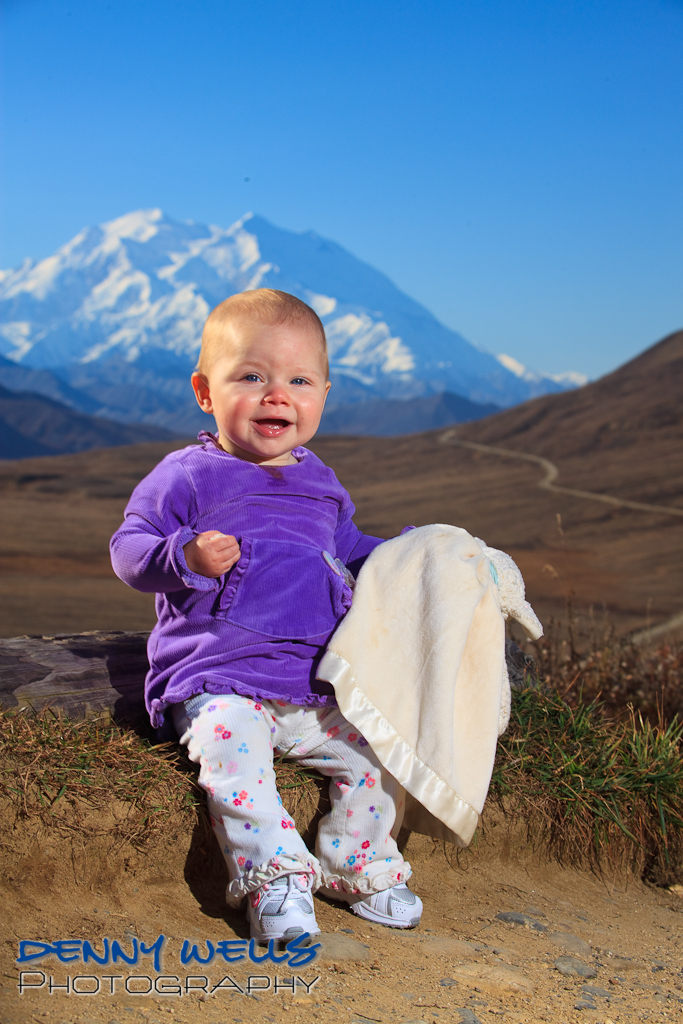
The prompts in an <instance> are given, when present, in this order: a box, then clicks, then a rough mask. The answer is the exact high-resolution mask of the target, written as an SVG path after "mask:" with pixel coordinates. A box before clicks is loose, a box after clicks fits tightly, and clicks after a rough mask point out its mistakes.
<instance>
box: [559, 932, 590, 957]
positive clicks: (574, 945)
mask: <svg viewBox="0 0 683 1024" xmlns="http://www.w3.org/2000/svg"><path fill="white" fill-rule="evenodd" d="M548 939H549V940H550V942H552V943H553V945H555V946H561V947H562V949H566V950H568V951H569V952H570V953H576V954H577V956H590V955H591V953H592V952H593V950H592V949H591V947H590V946H589V944H588V943H587V942H584V940H583V939H580V938H579V936H578V935H573V934H572V932H552V933H551V934H550V935H549V936H548Z"/></svg>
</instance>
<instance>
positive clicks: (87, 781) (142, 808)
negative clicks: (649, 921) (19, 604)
mask: <svg viewBox="0 0 683 1024" xmlns="http://www.w3.org/2000/svg"><path fill="white" fill-rule="evenodd" d="M682 735H683V724H681V722H680V721H679V720H678V719H677V718H674V719H673V720H672V721H671V722H669V723H668V724H663V723H653V722H652V721H650V719H648V718H646V717H644V716H643V715H642V714H641V712H640V711H638V710H634V709H633V707H631V708H630V709H629V712H628V714H627V716H626V717H622V718H620V719H618V720H614V719H612V718H610V717H608V716H607V714H606V713H605V706H604V704H603V703H602V702H601V701H600V700H599V699H598V698H590V699H584V698H583V696H582V695H581V694H578V695H576V694H573V695H572V697H571V700H570V699H568V698H567V697H566V695H560V694H558V693H557V692H554V691H551V690H548V689H546V688H544V687H543V686H542V684H541V685H538V686H528V687H526V688H524V689H521V690H516V691H514V692H513V702H512V715H511V721H510V727H509V729H508V732H507V733H506V734H505V735H504V736H503V737H501V739H500V741H499V750H498V756H497V759H496V764H495V767H494V773H493V779H492V784H491V792H490V797H489V799H490V800H491V801H494V802H497V803H498V804H499V806H501V807H502V808H503V810H504V812H505V815H506V816H507V818H508V820H510V821H513V822H516V821H522V822H525V823H526V827H527V830H528V842H529V843H530V844H531V845H532V846H533V847H535V848H543V849H545V850H546V851H547V852H548V853H549V854H550V855H551V856H553V857H555V858H557V859H558V860H559V861H561V862H565V863H570V864H573V865H577V866H582V865H583V866H587V865H590V866H591V867H593V868H595V869H597V870H603V869H606V868H627V869H628V870H630V871H634V872H637V873H638V874H640V875H642V876H644V877H645V878H647V879H649V880H651V881H654V882H656V883H658V884H671V883H672V882H675V881H680V880H681V874H682V860H683V841H682V839H681V826H682V825H683V762H682V760H681V738H682ZM0 765H1V768H0V804H1V805H2V806H3V808H6V809H7V810H6V812H5V813H6V814H7V813H8V812H9V820H8V818H7V817H6V819H5V820H6V822H7V824H8V825H10V826H12V825H16V824H20V825H21V827H22V829H23V830H24V831H26V830H29V831H30V830H31V829H35V830H39V829H40V828H41V827H42V828H48V829H50V831H51V832H58V833H61V834H64V835H69V836H71V837H72V838H75V837H79V838H80V839H81V840H82V841H87V840H88V839H89V838H91V837H92V836H93V835H100V836H106V837H107V841H108V842H110V843H111V845H116V844H119V843H128V844H130V845H131V846H133V847H134V848H136V849H144V848H146V847H147V846H148V844H150V843H153V842H156V841H158V840H159V839H161V840H162V841H163V840H164V839H166V838H168V837H171V836H173V837H174V838H175V837H176V836H179V835H181V834H186V835H188V836H189V835H190V834H191V832H192V829H193V826H194V825H195V824H196V823H197V818H198V816H199V817H200V818H201V819H206V811H205V805H204V802H203V798H202V796H201V792H200V790H199V789H198V787H197V783H196V774H195V768H194V766H193V765H190V763H189V761H188V760H187V759H186V757H185V755H184V752H182V751H181V750H180V749H179V747H178V746H177V745H175V744H161V745H154V744H152V743H150V742H149V741H148V740H146V739H143V738H141V737H140V736H139V735H137V734H136V733H135V732H133V731H132V730H128V729H124V728H121V727H120V726H118V725H116V724H115V723H114V722H112V721H111V720H109V719H108V718H107V719H102V718H100V719H88V720H83V721H81V720H79V721H74V720H70V719H69V718H67V717H66V716H65V715H64V714H62V713H60V712H55V711H53V710H50V709H46V710H43V711H39V712H35V711H32V710H30V709H27V708H21V709H15V710H9V711H0ZM276 775H277V778H278V784H279V787H280V790H281V792H282V796H283V799H284V801H285V804H286V806H287V808H288V810H289V811H290V813H291V814H292V815H293V816H294V819H295V821H296V823H297V826H298V827H299V828H300V830H302V831H305V830H306V828H307V826H309V825H310V822H311V814H312V813H313V812H315V809H316V807H318V813H320V807H319V801H320V795H321V791H320V786H319V780H316V778H315V777H313V776H311V774H310V773H308V772H306V771H305V770H302V769H301V768H299V767H298V766H297V765H295V764H293V763H292V762H287V761H284V760H282V759H279V760H278V761H277V763H276ZM93 810H94V811H96V812H98V813H97V814H93V813H92V811H93ZM94 823H96V824H94ZM204 824H206V821H204ZM93 830H95V831H93ZM5 842H7V834H6V836H5Z"/></svg>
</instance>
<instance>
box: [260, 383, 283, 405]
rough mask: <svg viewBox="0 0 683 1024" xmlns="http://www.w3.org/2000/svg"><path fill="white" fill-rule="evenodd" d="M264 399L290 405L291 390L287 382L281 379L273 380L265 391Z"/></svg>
mask: <svg viewBox="0 0 683 1024" xmlns="http://www.w3.org/2000/svg"><path fill="white" fill-rule="evenodd" d="M263 397H264V401H266V402H271V403H272V404H273V405H288V404H289V391H288V390H287V387H286V385H285V384H282V383H280V382H279V381H273V382H272V383H270V384H269V385H268V387H267V388H266V391H265V395H264V396H263Z"/></svg>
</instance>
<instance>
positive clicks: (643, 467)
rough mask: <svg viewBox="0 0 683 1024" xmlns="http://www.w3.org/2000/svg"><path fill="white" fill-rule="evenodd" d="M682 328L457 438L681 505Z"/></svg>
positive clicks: (590, 483)
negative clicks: (530, 455)
mask: <svg viewBox="0 0 683 1024" xmlns="http://www.w3.org/2000/svg"><path fill="white" fill-rule="evenodd" d="M682 400H683V331H677V332H676V333H675V334H670V335H669V336H668V337H666V338H664V339H663V340H662V341H660V342H658V343H657V344H656V345H653V346H652V347H651V348H649V349H647V350H646V351H645V352H643V353H641V354H640V355H639V356H637V357H636V358H635V359H632V360H631V361H630V362H628V363H626V364H625V365H624V366H621V367H620V368H619V369H617V370H615V371H614V372H613V373H610V374H607V375H606V376H605V377H602V378H600V380H597V381H594V382H593V383H592V384H588V385H586V387H583V388H580V389H579V390H577V391H568V392H565V393H563V394H560V395H552V396H545V397H542V398H537V399H535V400H533V401H531V402H525V403H524V404H523V405H520V406H517V407H515V408H514V409H510V410H507V411H506V412H503V413H500V414H498V415H495V416H490V417H488V418H487V419H486V420H483V421H481V422H480V423H477V424H476V426H474V425H470V424H463V426H462V427H459V428H458V430H457V434H456V436H457V437H459V438H462V439H467V440H473V441H478V442H481V443H485V444H491V445H503V444H504V445H505V446H506V447H509V448H514V449H518V450H521V451H529V452H535V453H536V454H537V455H542V456H546V457H547V458H550V459H552V460H553V461H554V462H561V463H562V473H561V477H562V482H563V483H564V482H565V476H566V478H567V480H569V478H571V481H572V485H573V486H575V487H586V488H588V489H592V488H595V489H596V490H606V491H608V492H609V493H613V494H617V495H619V496H621V497H628V498H631V499H638V500H641V501H654V502H657V503H660V504H661V503H672V504H674V505H675V504H680V505H683V487H682V481H683V411H682V409H681V402H682Z"/></svg>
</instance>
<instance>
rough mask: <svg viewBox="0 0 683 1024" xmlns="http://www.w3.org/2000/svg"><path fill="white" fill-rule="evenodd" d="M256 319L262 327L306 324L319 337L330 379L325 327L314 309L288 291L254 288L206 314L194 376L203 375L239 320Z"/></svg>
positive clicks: (326, 372) (234, 296) (231, 297)
mask: <svg viewBox="0 0 683 1024" xmlns="http://www.w3.org/2000/svg"><path fill="white" fill-rule="evenodd" d="M243 320H256V321H258V322H260V323H263V324H272V325H275V324H285V323H296V322H297V321H298V322H302V323H308V324H309V325H310V326H311V327H313V328H314V329H315V330H316V331H317V332H318V333H319V335H320V344H321V345H322V350H323V356H324V361H325V376H326V377H328V376H329V363H328V359H327V339H326V338H325V328H324V327H323V325H322V321H321V319H320V317H319V316H318V314H317V313H316V312H315V310H313V309H311V307H310V306H307V305H306V303H305V302H302V300H301V299H297V297H296V296H295V295H290V294H289V292H281V291H278V290H277V289H276V288H254V289H253V290H251V291H246V292H239V293H238V294H236V295H231V296H230V298H229V299H225V301H224V302H221V303H220V304H219V305H218V306H216V308H215V309H212V310H211V312H210V313H209V315H208V317H207V320H206V323H205V324H204V330H203V331H202V346H201V349H200V351H199V359H198V360H197V373H202V374H206V373H207V371H208V369H209V367H210V365H211V363H212V361H213V359H214V358H215V352H216V350H217V349H218V348H219V347H220V346H224V345H225V343H226V337H227V338H229V337H230V333H231V331H232V330H233V329H234V328H235V327H237V326H239V323H240V321H243Z"/></svg>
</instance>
